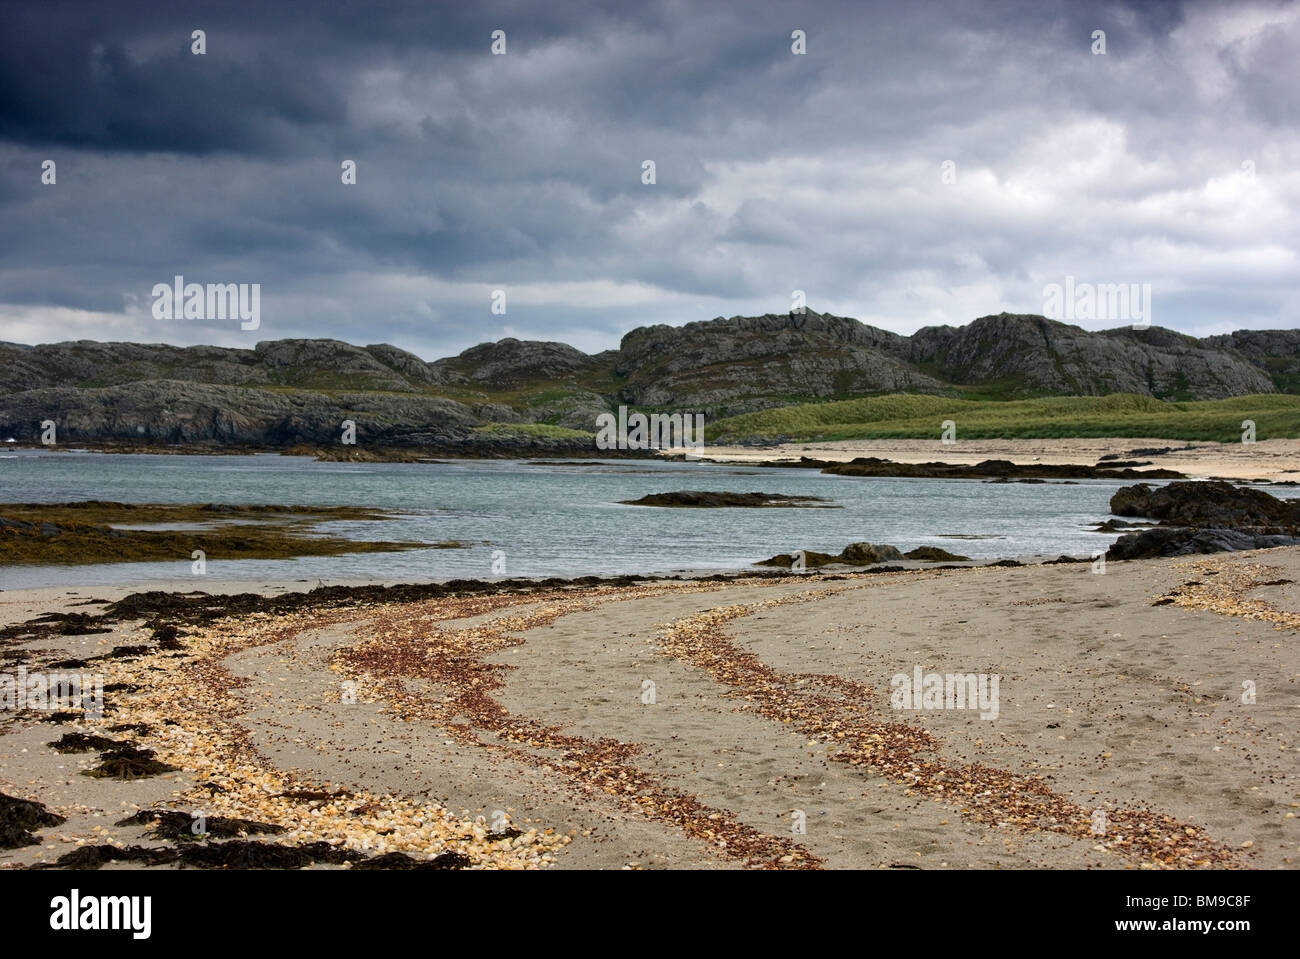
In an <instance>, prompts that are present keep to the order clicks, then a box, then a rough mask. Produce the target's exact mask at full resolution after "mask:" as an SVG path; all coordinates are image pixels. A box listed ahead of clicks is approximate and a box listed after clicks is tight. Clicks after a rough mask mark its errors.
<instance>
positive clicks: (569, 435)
mask: <svg viewBox="0 0 1300 959" xmlns="http://www.w3.org/2000/svg"><path fill="white" fill-rule="evenodd" d="M474 432H475V433H483V434H486V435H488V436H531V437H540V438H543V439H551V440H589V439H591V438H592V437H593V436H595V435H596V434H595V433H588V432H585V431H583V430H571V429H569V428H568V427H567V426H553V425H552V424H550V423H488V424H487V425H485V426H480V427H478V428H477V429H475V430H474Z"/></svg>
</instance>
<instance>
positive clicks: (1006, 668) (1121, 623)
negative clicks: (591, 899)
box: [0, 444, 1300, 869]
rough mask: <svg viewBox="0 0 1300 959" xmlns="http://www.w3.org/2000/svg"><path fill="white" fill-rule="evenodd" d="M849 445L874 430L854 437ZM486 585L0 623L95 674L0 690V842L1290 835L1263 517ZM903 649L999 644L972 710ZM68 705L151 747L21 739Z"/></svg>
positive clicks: (38, 607) (46, 602) (963, 843)
mask: <svg viewBox="0 0 1300 959" xmlns="http://www.w3.org/2000/svg"><path fill="white" fill-rule="evenodd" d="M1134 445H1138V444H1134ZM970 446H971V447H974V444H970ZM1038 448H1040V449H1042V450H1044V451H1048V450H1050V452H1051V455H1056V456H1061V457H1063V458H1068V457H1069V456H1070V455H1071V454H1070V453H1068V452H1066V451H1065V450H1064V449H1063V448H1062V445H1060V444H1050V445H1049V444H1040V445H1039V446H1038ZM798 449H801V450H802V447H800V448H798ZM866 449H871V450H876V451H881V450H883V449H884V448H883V447H880V446H873V447H870V448H866V447H856V448H855V449H854V450H853V452H861V451H864V450H866ZM1006 449H1007V447H1006V445H1005V444H986V445H984V446H982V447H981V449H980V450H978V451H977V450H975V449H973V448H971V449H965V448H963V450H962V453H963V455H971V456H984V455H996V454H999V453H1004V452H1005V451H1006ZM1019 449H1020V450H1021V451H1024V450H1026V447H1024V446H1021V447H1019ZM1082 449H1093V450H1095V449H1098V447H1089V446H1086V445H1075V446H1074V447H1073V455H1076V456H1077V455H1078V454H1079V452H1080V450H1082ZM814 451H815V452H816V453H817V454H818V455H824V454H825V452H826V450H825V448H823V447H817V448H815V450H814ZM888 451H889V453H890V454H892V455H894V456H898V455H900V451H901V447H900V446H899V445H890V446H889V447H888ZM928 452H929V450H928V449H926V448H924V447H922V446H920V444H916V445H915V455H917V456H924V455H926V454H927V453H928ZM141 585H142V586H147V585H148V584H141ZM515 585H517V586H518V587H519V588H518V590H517V591H516V590H515V589H514V588H513V587H512V588H511V589H508V590H500V589H490V590H485V591H483V592H481V593H479V594H476V595H449V596H444V597H440V598H430V599H427V600H417V601H403V602H382V601H380V602H375V601H374V600H373V598H369V599H366V600H365V601H364V602H363V601H360V600H358V601H356V602H352V601H348V600H346V599H345V600H344V601H342V602H337V601H335V602H330V603H319V604H315V603H306V604H304V605H302V606H300V607H299V608H296V609H292V610H288V609H286V610H282V611H279V612H276V611H274V610H264V611H257V612H252V613H249V612H247V611H245V612H243V613H241V614H239V615H235V616H231V617H229V618H224V619H223V618H216V619H213V620H211V621H208V622H198V621H186V620H185V617H184V616H182V615H180V614H179V613H177V612H174V611H173V612H166V611H164V612H159V613H156V614H155V615H154V616H153V620H154V621H153V624H152V625H151V626H146V625H145V624H144V622H142V621H141V620H129V619H128V620H123V621H121V622H117V623H112V624H110V628H111V632H107V633H91V634H88V635H63V634H60V633H59V632H58V631H57V630H56V631H54V632H53V633H47V634H45V635H42V636H41V637H40V638H37V639H32V638H27V639H24V638H22V637H21V636H20V637H19V638H17V639H13V638H12V637H13V635H14V634H13V633H11V634H10V637H11V638H10V639H9V640H7V641H6V645H5V647H4V649H5V651H6V652H7V653H8V654H14V655H16V656H17V657H18V659H17V660H15V659H12V658H11V659H10V661H9V662H7V663H5V664H4V665H3V668H2V669H0V671H12V670H13V669H14V668H15V662H18V661H21V662H24V663H26V664H27V668H29V669H34V668H38V667H39V666H40V664H42V663H52V662H55V661H58V660H65V659H67V658H68V657H75V658H78V659H82V660H89V663H88V665H87V666H86V667H84V668H83V670H82V671H83V672H84V671H88V670H96V671H102V672H103V673H104V674H105V675H104V677H103V678H104V680H105V683H106V684H108V685H109V686H110V687H111V688H113V689H115V690H117V691H115V692H110V693H107V694H106V709H107V712H106V714H105V716H104V718H103V719H102V720H93V719H92V720H83V719H79V718H76V717H72V718H69V717H66V716H65V717H63V718H62V720H61V722H50V721H48V720H49V718H50V717H49V716H48V715H43V714H41V713H39V712H36V711H32V712H28V713H23V714H18V715H13V714H10V718H8V719H6V720H4V722H3V728H2V731H0V792H3V793H5V794H8V795H10V796H14V797H18V798H21V799H27V800H35V801H38V802H41V803H44V804H45V806H46V807H47V808H48V809H49V810H50V811H51V812H54V813H56V814H57V815H59V816H63V817H65V818H66V822H64V823H63V824H61V825H57V826H52V827H49V828H45V829H42V830H40V837H39V838H40V842H39V843H38V844H36V845H29V846H25V847H22V848H17V849H12V850H9V851H4V852H0V868H8V867H12V866H16V865H18V864H30V863H35V862H52V861H54V860H56V859H57V858H58V857H60V856H62V855H65V854H68V853H69V852H71V851H73V850H77V849H78V848H81V847H84V846H89V845H105V844H113V845H117V846H120V847H128V846H143V847H146V848H149V849H164V850H165V849H166V848H168V843H167V842H166V841H165V840H163V839H159V838H157V837H156V836H151V835H150V834H149V833H148V832H147V830H146V827H145V826H144V825H141V824H138V823H137V824H130V825H117V823H118V822H120V821H121V820H123V819H124V818H126V817H128V816H130V815H132V814H133V813H135V812H137V811H138V810H141V809H170V810H175V811H179V812H181V813H182V814H183V816H182V822H185V823H187V822H188V819H186V818H184V817H188V816H191V815H192V814H194V813H195V812H198V811H201V812H203V814H204V815H205V816H206V817H208V821H212V822H220V821H222V819H221V817H224V818H225V819H226V820H247V821H250V822H256V823H262V824H267V825H270V826H275V827H279V828H280V829H281V830H282V831H281V832H279V833H276V834H274V835H265V836H263V835H253V836H251V838H252V839H254V840H257V841H265V842H268V843H271V844H274V845H281V846H296V845H301V844H304V843H312V842H326V843H329V844H332V845H333V846H337V847H339V848H342V849H346V850H350V851H351V853H350V854H351V855H354V856H360V857H366V856H375V855H381V854H390V853H394V852H400V853H403V854H405V855H409V856H411V857H413V858H415V859H417V860H427V859H430V858H431V857H433V856H435V855H439V856H445V855H448V854H452V853H454V854H455V855H456V856H461V857H463V859H454V860H452V859H449V860H445V861H449V862H450V861H455V862H458V863H461V864H462V865H463V866H470V867H487V868H493V867H499V868H520V867H524V868H526V867H537V866H542V867H548V866H549V867H558V868H576V867H595V868H608V869H621V868H706V869H712V868H873V869H874V868H920V869H945V868H961V867H974V868H994V867H1029V868H1066V867H1083V868H1116V869H1126V868H1139V869H1143V868H1198V867H1210V866H1213V867H1228V868H1238V867H1240V868H1266V869H1267V868H1292V867H1294V865H1295V864H1296V863H1297V862H1300V823H1298V822H1297V815H1300V735H1298V734H1297V728H1298V725H1300V724H1298V722H1297V720H1298V718H1300V658H1298V657H1297V644H1296V641H1295V631H1296V630H1297V629H1298V628H1300V552H1297V551H1296V550H1291V549H1282V550H1270V551H1262V552H1254V553H1238V554H1230V555H1216V556H1208V557H1191V558H1186V559H1166V560H1151V561H1138V562H1132V563H1111V564H1110V565H1109V567H1108V568H1107V569H1106V571H1105V573H1104V574H1101V575H1098V574H1095V573H1093V572H1092V571H1091V566H1090V564H1087V563H1082V564H1074V565H1060V566H1024V567H1011V568H998V567H981V568H964V569H949V570H908V571H903V572H892V573H876V574H870V573H856V574H848V575H839V576H826V577H822V576H816V575H813V574H807V575H804V576H788V577H782V578H779V579H775V578H772V579H762V580H759V579H741V580H733V581H729V582H708V581H695V582H691V581H688V582H665V581H658V582H644V583H633V584H629V583H626V582H624V583H620V584H617V585H611V586H586V587H577V588H559V589H557V588H554V587H549V588H545V589H540V590H532V591H529V590H528V589H526V588H524V587H523V585H522V584H515ZM249 588H252V587H249V586H247V585H246V584H230V585H229V586H228V587H223V586H220V585H217V586H215V587H214V586H212V585H209V586H208V590H209V592H213V593H220V592H227V591H242V590H246V589H249ZM302 588H304V587H303V585H302V584H299V583H281V584H270V583H268V584H265V585H263V586H261V587H257V590H258V592H261V593H263V594H266V595H276V594H282V593H284V592H287V591H290V590H299V589H302ZM126 592H128V590H126V589H123V588H93V589H76V588H69V587H62V588H58V589H39V590H20V591H6V592H3V593H0V622H2V623H3V624H4V625H11V624H15V623H22V622H30V621H31V620H33V619H35V618H36V617H38V616H41V615H43V614H47V613H60V612H75V613H88V614H90V615H91V616H94V615H96V614H98V613H100V612H101V611H103V610H104V608H105V607H104V605H103V603H102V602H101V601H105V600H107V601H112V600H115V599H118V598H119V597H120V596H122V595H124V594H125V593H126ZM336 598H337V597H336ZM154 608H155V609H158V610H166V609H168V607H166V606H164V605H156V606H155V607H154ZM168 622H172V623H175V624H177V625H178V627H179V629H178V631H179V642H180V644H181V648H180V650H179V651H178V650H177V649H176V647H175V646H174V645H173V646H170V647H163V646H154V647H152V648H150V649H149V650H147V651H145V652H143V653H137V654H133V655H123V656H117V657H110V658H107V659H102V660H94V659H90V657H93V656H98V655H102V654H104V653H108V652H110V651H112V650H114V648H115V647H120V646H132V645H145V646H149V644H150V643H151V642H155V641H157V639H158V636H159V635H160V634H159V633H157V632H156V631H155V630H156V627H157V626H158V625H159V624H160V623H162V624H166V623H168ZM164 648H166V649H168V650H170V651H163V650H164ZM918 670H919V671H920V672H921V673H922V674H925V675H929V674H931V673H935V674H939V675H947V674H977V675H979V676H982V677H986V678H987V677H991V676H997V677H998V687H997V695H998V703H997V709H996V718H989V719H982V718H981V716H980V713H979V712H977V711H976V710H974V709H971V708H920V709H898V708H895V707H894V705H891V701H892V700H893V697H894V692H895V690H896V687H897V679H898V677H905V678H907V679H909V680H910V679H911V677H912V676H914V675H915V673H916V672H917V671H918ZM348 683H355V685H354V686H348V685H346V684H348ZM118 684H125V685H118ZM916 702H917V704H918V705H924V704H922V703H921V701H920V697H919V696H918V697H917V701H916ZM931 705H933V703H932V704H931ZM110 730H113V731H110ZM69 732H86V733H91V734H95V735H104V736H108V737H110V738H115V739H122V740H129V741H130V742H132V743H133V744H134V745H135V746H136V747H138V748H147V749H151V750H153V751H154V752H155V753H156V756H157V758H158V759H159V760H161V761H162V762H164V763H166V764H168V765H171V766H174V767H176V768H175V769H174V770H173V771H168V772H165V773H163V774H161V775H154V776H149V777H145V778H138V779H130V780H117V779H113V778H92V777H90V776H85V775H81V774H80V773H81V771H83V770H87V769H90V768H92V767H93V766H94V765H95V763H96V762H97V758H96V755H95V753H94V752H82V753H59V752H55V751H53V750H52V749H51V748H49V746H48V745H47V744H48V743H50V742H52V741H54V740H56V739H57V738H58V737H59V736H61V735H62V734H65V733H69ZM180 845H181V844H180V843H178V844H177V847H178V848H179V847H180ZM107 868H121V864H113V865H110V866H109V867H107Z"/></svg>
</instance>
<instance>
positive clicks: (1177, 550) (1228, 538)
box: [1106, 526, 1300, 559]
mask: <svg viewBox="0 0 1300 959" xmlns="http://www.w3.org/2000/svg"><path fill="white" fill-rule="evenodd" d="M1298 543H1300V536H1292V535H1290V534H1288V533H1253V532H1249V531H1247V530H1240V529H1190V528H1181V529H1173V528H1168V527H1163V526H1158V527H1156V528H1155V529H1147V530H1143V531H1142V532H1140V533H1127V534H1126V535H1124V536H1121V537H1120V538H1119V540H1118V541H1117V542H1116V543H1115V544H1114V545H1113V546H1111V548H1110V549H1109V550H1107V551H1106V558H1107V559H1151V558H1154V557H1158V556H1191V555H1195V554H1198V553H1227V552H1236V551H1238V550H1243V549H1271V548H1273V547H1275V546H1295V545H1296V544H1298Z"/></svg>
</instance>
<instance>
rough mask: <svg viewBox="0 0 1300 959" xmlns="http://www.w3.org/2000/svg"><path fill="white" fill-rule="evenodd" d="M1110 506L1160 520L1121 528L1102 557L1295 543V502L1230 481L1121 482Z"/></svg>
mask: <svg viewBox="0 0 1300 959" xmlns="http://www.w3.org/2000/svg"><path fill="white" fill-rule="evenodd" d="M1110 509H1111V512H1112V513H1114V514H1116V515H1117V516H1140V517H1147V518H1150V519H1153V520H1156V521H1158V522H1159V524H1160V525H1158V526H1155V527H1153V528H1151V529H1145V530H1140V531H1137V532H1132V533H1125V534H1124V535H1123V536H1121V537H1120V538H1119V539H1118V540H1116V541H1115V543H1114V544H1113V545H1112V546H1111V547H1110V549H1109V550H1107V552H1106V557H1107V558H1108V559H1145V558H1150V557H1157V556H1186V555H1190V554H1193V553H1220V552H1228V551H1235V550H1243V549H1267V548H1270V547H1274V546H1294V545H1296V544H1298V543H1300V503H1297V502H1296V501H1294V500H1281V499H1278V498H1277V497H1275V496H1271V495H1269V494H1268V493H1265V492H1264V491H1263V490H1257V489H1249V488H1243V487H1238V486H1233V485H1232V484H1231V483H1223V482H1215V481H1210V482H1180V483H1169V484H1168V485H1166V486H1160V487H1152V486H1149V485H1147V484H1146V483H1139V484H1138V485H1136V486H1125V487H1123V488H1122V489H1119V490H1116V492H1115V494H1114V495H1113V496H1112V497H1111V499H1110Z"/></svg>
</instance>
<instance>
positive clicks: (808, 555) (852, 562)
mask: <svg viewBox="0 0 1300 959" xmlns="http://www.w3.org/2000/svg"><path fill="white" fill-rule="evenodd" d="M902 558H903V554H902V553H900V552H899V551H898V549H897V547H894V546H889V545H887V544H883V543H882V544H879V545H877V544H876V543H850V544H849V545H848V546H845V547H844V549H842V550H840V553H839V555H838V556H835V555H832V554H830V553H818V552H816V551H814V550H810V549H807V550H802V551H800V552H799V553H797V554H796V553H778V554H777V555H776V556H773V557H772V558H771V559H765V560H761V561H759V562H757V563H755V564H754V565H755V566H779V567H781V568H782V569H792V568H794V567H795V564H796V563H797V562H798V561H799V560H800V559H802V560H803V568H804V569H816V568H817V567H819V566H830V565H831V564H832V563H841V564H843V565H845V566H873V565H875V564H877V563H885V562H888V561H889V560H895V559H902Z"/></svg>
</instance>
